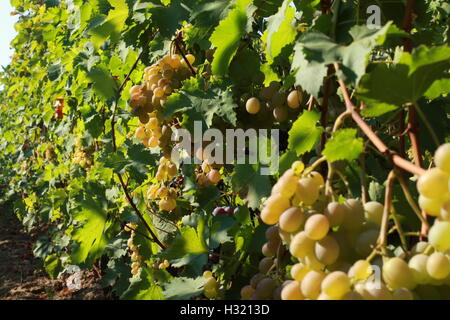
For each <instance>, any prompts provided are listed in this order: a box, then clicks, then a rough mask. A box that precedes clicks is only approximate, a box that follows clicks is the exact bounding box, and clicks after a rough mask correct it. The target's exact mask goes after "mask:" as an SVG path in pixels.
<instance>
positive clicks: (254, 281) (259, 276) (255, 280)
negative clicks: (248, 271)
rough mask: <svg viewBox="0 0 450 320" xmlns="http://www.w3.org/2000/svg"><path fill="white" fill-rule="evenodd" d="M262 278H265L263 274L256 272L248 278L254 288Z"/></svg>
mask: <svg viewBox="0 0 450 320" xmlns="http://www.w3.org/2000/svg"><path fill="white" fill-rule="evenodd" d="M264 278H266V275H265V274H262V273H257V274H255V275H254V276H253V277H252V278H251V279H250V285H251V286H252V288H254V289H256V286H257V285H258V283H259V282H260V281H261V280H262V279H264Z"/></svg>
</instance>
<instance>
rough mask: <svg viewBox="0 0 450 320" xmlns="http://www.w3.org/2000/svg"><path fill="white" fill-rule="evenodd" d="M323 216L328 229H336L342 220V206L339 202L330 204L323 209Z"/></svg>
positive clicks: (343, 210)
mask: <svg viewBox="0 0 450 320" xmlns="http://www.w3.org/2000/svg"><path fill="white" fill-rule="evenodd" d="M323 214H324V215H325V216H326V217H327V218H328V221H329V222H330V227H337V226H339V225H340V224H341V223H342V221H343V220H344V214H345V208H344V205H343V204H340V203H339V202H330V203H329V204H328V205H327V207H326V208H325V210H324V212H323Z"/></svg>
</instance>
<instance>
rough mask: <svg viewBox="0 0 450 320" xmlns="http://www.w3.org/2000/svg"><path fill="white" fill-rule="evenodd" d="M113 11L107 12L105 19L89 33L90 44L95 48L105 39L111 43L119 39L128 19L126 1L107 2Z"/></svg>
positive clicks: (114, 0)
mask: <svg viewBox="0 0 450 320" xmlns="http://www.w3.org/2000/svg"><path fill="white" fill-rule="evenodd" d="M108 2H109V3H110V5H111V6H112V7H114V9H112V10H110V11H109V12H108V16H107V17H106V19H105V20H104V21H103V22H102V23H101V24H100V25H98V26H96V27H95V28H93V29H91V30H90V31H89V34H90V35H91V36H92V37H91V39H92V43H93V44H94V46H95V47H96V48H98V47H100V45H101V44H102V43H103V42H104V41H105V40H107V39H109V40H110V41H111V43H117V41H118V40H119V39H120V33H121V31H122V30H123V28H124V26H125V21H126V20H127V18H128V5H127V1H126V0H108Z"/></svg>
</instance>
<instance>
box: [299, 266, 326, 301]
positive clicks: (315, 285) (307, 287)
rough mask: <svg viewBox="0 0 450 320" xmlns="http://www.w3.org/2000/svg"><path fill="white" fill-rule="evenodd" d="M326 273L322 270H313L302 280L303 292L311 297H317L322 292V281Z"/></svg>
mask: <svg viewBox="0 0 450 320" xmlns="http://www.w3.org/2000/svg"><path fill="white" fill-rule="evenodd" d="M324 278H325V274H324V273H323V272H322V271H317V270H311V271H309V272H308V273H307V274H306V275H305V277H304V278H303V280H302V283H301V286H300V287H301V290H302V294H303V295H304V296H305V297H307V298H310V299H316V298H317V297H318V296H319V294H320V289H321V285H322V281H323V279H324Z"/></svg>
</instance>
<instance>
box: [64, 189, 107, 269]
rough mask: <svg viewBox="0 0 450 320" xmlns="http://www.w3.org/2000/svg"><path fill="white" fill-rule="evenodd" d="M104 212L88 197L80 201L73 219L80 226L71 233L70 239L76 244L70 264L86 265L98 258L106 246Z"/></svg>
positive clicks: (105, 216) (95, 201) (96, 202)
mask: <svg viewBox="0 0 450 320" xmlns="http://www.w3.org/2000/svg"><path fill="white" fill-rule="evenodd" d="M106 218H107V215H106V212H105V211H104V210H103V209H102V207H101V206H100V205H99V203H98V201H97V200H94V199H93V198H91V197H89V196H88V198H87V200H83V201H80V203H79V207H78V209H77V211H75V212H74V219H75V220H77V221H80V222H81V223H82V225H81V226H80V227H78V228H76V229H75V230H74V231H73V233H72V239H73V240H74V241H75V242H76V243H77V246H75V248H74V250H73V251H72V255H71V257H72V263H74V264H80V263H83V262H86V263H87V264H88V265H90V264H92V263H93V261H94V260H95V259H97V258H99V257H100V256H101V255H102V254H103V251H104V250H105V247H106V245H107V239H106V236H105V231H106V229H107V221H106Z"/></svg>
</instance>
